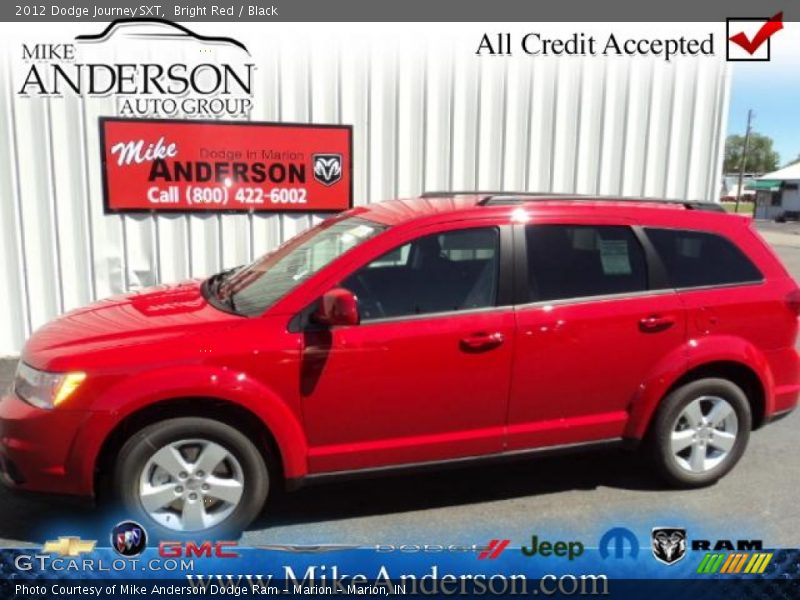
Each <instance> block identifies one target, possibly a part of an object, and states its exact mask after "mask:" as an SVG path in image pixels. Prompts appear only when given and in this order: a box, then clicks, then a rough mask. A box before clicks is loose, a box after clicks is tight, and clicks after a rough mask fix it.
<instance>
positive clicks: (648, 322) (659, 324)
mask: <svg viewBox="0 0 800 600" xmlns="http://www.w3.org/2000/svg"><path fill="white" fill-rule="evenodd" d="M673 325H675V317H674V316H672V315H650V316H649V317H644V318H643V319H641V320H640V321H639V329H641V330H642V331H643V332H645V333H658V332H659V331H664V330H665V329H669V328H670V327H672V326H673Z"/></svg>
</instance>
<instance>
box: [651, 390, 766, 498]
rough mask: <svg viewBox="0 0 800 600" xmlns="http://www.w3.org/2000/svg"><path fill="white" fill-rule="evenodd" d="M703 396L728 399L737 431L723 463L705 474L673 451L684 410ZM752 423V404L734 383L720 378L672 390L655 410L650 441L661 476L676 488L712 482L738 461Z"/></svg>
mask: <svg viewBox="0 0 800 600" xmlns="http://www.w3.org/2000/svg"><path fill="white" fill-rule="evenodd" d="M701 396H716V397H719V398H722V399H724V400H726V401H727V402H728V403H729V404H730V405H731V407H732V408H733V410H734V412H735V414H736V418H737V420H738V431H737V434H736V439H735V441H734V444H733V447H732V448H731V450H730V451H729V453H728V455H727V456H726V457H725V458H724V460H723V461H722V462H720V463H719V464H718V465H716V466H715V467H713V468H711V469H709V470H707V471H704V472H702V473H693V472H690V471H688V470H686V469H684V468H681V466H680V465H679V464H678V461H677V460H676V458H675V457H674V455H673V453H672V440H671V436H672V430H673V427H674V426H675V423H676V421H677V420H678V417H679V416H680V415H681V413H682V412H683V409H684V408H686V407H687V406H688V405H689V404H690V403H691V402H692V401H693V400H695V399H697V398H699V397H701ZM751 425H752V415H751V411H750V403H749V402H748V400H747V396H746V395H745V393H744V392H743V391H742V389H741V388H740V387H739V386H737V385H736V384H735V383H733V382H731V381H728V380H727V379H717V378H707V379H698V380H696V381H691V382H689V383H686V384H684V385H682V386H680V387H679V388H677V389H675V390H673V391H672V392H670V393H669V394H668V395H667V396H666V397H665V398H664V400H663V401H662V403H661V406H660V407H659V409H658V412H657V413H656V416H655V419H654V421H653V423H652V426H651V429H650V433H649V440H648V445H649V450H650V455H651V458H652V462H653V464H654V466H655V467H656V469H657V470H658V473H659V474H660V475H661V477H662V478H663V479H664V480H665V481H666V482H667V483H669V484H670V485H673V486H675V487H680V488H697V487H703V486H707V485H711V484H713V483H715V482H716V481H717V480H719V479H720V478H721V477H722V476H723V475H725V474H726V473H727V472H728V471H730V470H731V469H732V468H733V467H734V466H735V465H736V463H737V462H739V459H740V458H741V457H742V454H743V453H744V451H745V448H746V447H747V442H748V440H749V438H750V429H751Z"/></svg>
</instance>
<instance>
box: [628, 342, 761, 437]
mask: <svg viewBox="0 0 800 600" xmlns="http://www.w3.org/2000/svg"><path fill="white" fill-rule="evenodd" d="M721 361H725V362H734V363H740V364H742V365H744V366H746V367H748V368H750V369H751V370H752V371H753V372H755V374H756V375H757V376H758V378H759V380H760V381H761V385H762V386H763V387H764V403H765V407H764V408H765V411H766V414H767V415H769V414H771V413H772V412H773V410H774V403H775V382H774V379H773V376H772V371H771V370H770V368H769V363H768V362H767V358H766V356H764V353H763V352H761V350H759V349H758V348H756V347H755V346H754V345H753V344H751V343H750V342H748V341H747V340H745V339H743V338H740V337H736V336H728V335H720V336H707V337H703V338H698V339H691V340H688V341H687V342H686V343H685V344H683V345H681V346H679V347H678V348H676V349H675V350H673V351H672V352H671V353H670V354H668V355H667V356H666V357H665V358H664V359H663V360H662V361H661V362H659V364H658V365H657V366H656V368H655V369H653V371H652V373H651V375H650V377H649V378H648V379H647V380H646V381H644V382H642V384H641V385H640V386H639V390H638V392H637V394H636V396H635V398H634V400H633V402H632V403H631V408H630V413H631V416H630V418H629V419H628V425H627V426H626V428H625V433H624V436H625V437H626V438H633V439H642V438H643V437H644V436H645V434H646V432H647V428H648V427H649V425H650V421H651V420H652V418H653V415H654V414H655V412H656V409H657V408H658V405H659V404H660V403H661V400H662V399H663V397H664V396H665V394H666V393H667V391H668V390H669V389H670V388H671V387H672V386H673V385H674V384H675V382H676V381H678V380H679V379H680V378H681V377H682V376H683V375H684V374H685V373H686V372H688V371H691V370H692V369H695V368H697V367H701V366H703V365H705V364H708V363H712V362H721Z"/></svg>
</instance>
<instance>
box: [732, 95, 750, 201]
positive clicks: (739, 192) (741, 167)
mask: <svg viewBox="0 0 800 600" xmlns="http://www.w3.org/2000/svg"><path fill="white" fill-rule="evenodd" d="M752 122H753V109H752V108H751V109H749V110H748V111H747V130H746V131H745V133H744V148H742V162H741V163H740V164H739V186H738V187H737V188H736V208H735V209H734V212H735V213H738V212H739V202H740V200H741V199H742V179H744V166H745V164H746V163H747V147H748V146H749V145H750V125H751V124H752Z"/></svg>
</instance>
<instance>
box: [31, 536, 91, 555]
mask: <svg viewBox="0 0 800 600" xmlns="http://www.w3.org/2000/svg"><path fill="white" fill-rule="evenodd" d="M96 543H97V542H95V541H91V540H82V539H81V538H78V537H71V536H70V537H60V538H58V539H57V540H50V541H49V542H45V543H44V546H42V552H43V553H45V554H48V553H49V554H60V555H61V556H80V555H81V554H86V553H87V552H91V551H92V550H94V546H95V544H96Z"/></svg>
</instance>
